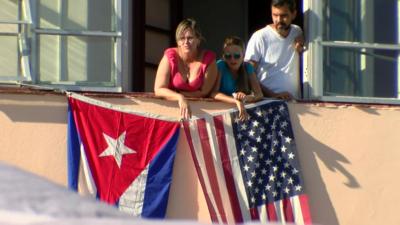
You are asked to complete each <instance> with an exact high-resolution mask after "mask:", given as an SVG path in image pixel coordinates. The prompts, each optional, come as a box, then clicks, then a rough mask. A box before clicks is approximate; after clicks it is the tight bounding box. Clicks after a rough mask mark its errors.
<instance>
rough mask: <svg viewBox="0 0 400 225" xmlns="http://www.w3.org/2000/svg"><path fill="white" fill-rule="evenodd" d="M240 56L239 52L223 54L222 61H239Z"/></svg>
mask: <svg viewBox="0 0 400 225" xmlns="http://www.w3.org/2000/svg"><path fill="white" fill-rule="evenodd" d="M241 56H242V55H241V54H240V53H239V52H235V53H233V54H231V53H224V59H231V58H232V57H233V58H234V59H240V57H241Z"/></svg>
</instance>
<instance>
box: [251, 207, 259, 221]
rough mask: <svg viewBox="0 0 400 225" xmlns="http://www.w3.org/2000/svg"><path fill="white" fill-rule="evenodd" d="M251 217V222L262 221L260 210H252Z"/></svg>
mask: <svg viewBox="0 0 400 225" xmlns="http://www.w3.org/2000/svg"><path fill="white" fill-rule="evenodd" d="M250 217H251V220H256V221H258V220H260V215H259V214H258V209H257V208H250Z"/></svg>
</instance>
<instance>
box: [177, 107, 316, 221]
mask: <svg viewBox="0 0 400 225" xmlns="http://www.w3.org/2000/svg"><path fill="white" fill-rule="evenodd" d="M247 113H248V114H249V119H248V120H246V121H240V120H239V119H238V117H237V114H238V113H237V111H234V112H227V113H223V114H220V115H215V116H213V117H208V118H201V119H197V120H194V121H190V122H186V123H185V124H184V128H185V133H186V136H187V139H188V140H189V146H190V148H191V151H192V155H193V158H194V159H195V165H196V169H197V173H198V174H199V178H200V182H201V184H202V187H203V191H204V193H205V197H206V201H207V203H208V206H209V211H210V215H211V219H212V221H213V222H218V223H228V224H234V223H243V222H248V221H260V222H281V223H288V222H289V223H295V224H311V216H310V212H309V207H308V200H307V195H306V194H305V190H304V183H303V180H302V178H301V174H300V173H301V171H300V166H299V161H298V155H297V152H296V146H295V139H294V136H293V131H292V128H291V124H290V117H289V111H288V107H287V105H286V103H285V102H284V101H263V102H260V103H257V104H254V105H253V106H252V107H251V108H248V109H247Z"/></svg>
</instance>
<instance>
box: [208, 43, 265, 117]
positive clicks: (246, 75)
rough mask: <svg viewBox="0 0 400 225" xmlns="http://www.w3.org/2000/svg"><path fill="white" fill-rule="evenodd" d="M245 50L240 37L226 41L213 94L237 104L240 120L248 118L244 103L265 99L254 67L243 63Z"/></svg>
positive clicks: (218, 63)
mask: <svg viewBox="0 0 400 225" xmlns="http://www.w3.org/2000/svg"><path fill="white" fill-rule="evenodd" d="M244 50H245V49H244V42H243V41H242V39H240V38H239V37H236V36H230V37H227V38H226V39H225V41H224V45H223V55H222V56H223V59H222V60H218V62H217V67H218V78H219V79H218V80H217V84H216V86H215V88H214V92H213V93H214V94H213V97H214V98H215V99H216V100H220V101H223V102H227V103H233V104H236V106H237V107H238V110H239V119H240V120H245V119H247V117H248V115H247V113H246V109H245V107H244V103H246V102H256V101H259V100H261V99H262V98H263V94H262V91H261V87H260V84H259V83H258V80H257V77H256V74H255V73H254V68H253V66H252V65H251V64H250V63H247V62H244V61H243V58H244Z"/></svg>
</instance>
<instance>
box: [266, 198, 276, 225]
mask: <svg viewBox="0 0 400 225" xmlns="http://www.w3.org/2000/svg"><path fill="white" fill-rule="evenodd" d="M265 207H267V216H268V221H271V222H275V221H278V216H277V215H276V210H275V205H274V203H268V204H267V205H266V206H265Z"/></svg>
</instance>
